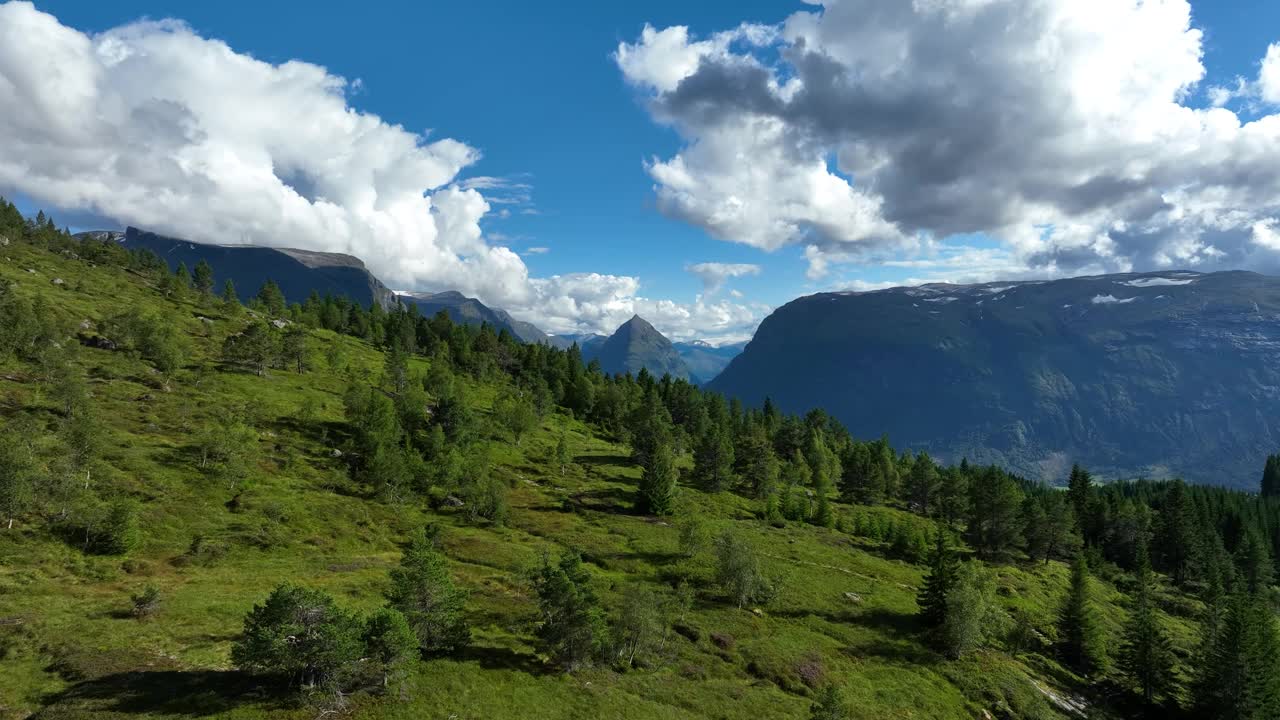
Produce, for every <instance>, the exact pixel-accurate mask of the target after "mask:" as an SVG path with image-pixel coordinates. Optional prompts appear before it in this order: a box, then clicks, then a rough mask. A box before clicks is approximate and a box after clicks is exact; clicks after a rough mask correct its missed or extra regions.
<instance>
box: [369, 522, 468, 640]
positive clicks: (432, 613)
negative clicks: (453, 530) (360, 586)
mask: <svg viewBox="0 0 1280 720" xmlns="http://www.w3.org/2000/svg"><path fill="white" fill-rule="evenodd" d="M466 601H467V594H466V592H465V591H463V590H460V589H459V588H458V587H457V586H456V585H455V584H454V582H453V578H452V577H450V575H449V565H448V561H447V560H445V557H444V555H443V554H441V553H440V551H439V550H437V549H436V547H435V541H434V538H433V536H432V534H431V533H430V532H428V531H426V530H422V531H419V532H418V533H416V534H415V535H414V536H413V539H412V540H410V542H409V546H408V547H406V548H405V551H404V555H402V556H401V557H400V566H399V567H397V568H395V569H394V570H392V571H391V589H390V590H388V591H387V602H388V604H389V605H390V606H391V607H393V608H395V609H396V610H398V611H400V612H401V613H403V614H404V617H405V619H406V620H407V621H408V623H409V627H410V628H411V629H412V630H413V633H414V635H415V636H416V637H417V642H418V647H419V648H421V649H422V651H423V652H424V653H439V652H448V651H451V650H455V649H457V648H460V647H463V646H465V645H466V644H467V643H468V642H470V640H471V629H470V627H469V626H468V625H467V620H466V617H465V611H466Z"/></svg>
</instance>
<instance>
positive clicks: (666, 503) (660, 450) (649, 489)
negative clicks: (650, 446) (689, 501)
mask: <svg viewBox="0 0 1280 720" xmlns="http://www.w3.org/2000/svg"><path fill="white" fill-rule="evenodd" d="M679 478H680V470H679V469H678V468H676V459H675V454H674V453H672V452H671V446H669V445H667V444H665V443H664V444H662V445H659V446H657V447H656V448H654V450H653V452H651V453H650V454H649V461H648V464H646V465H645V467H644V473H643V474H642V475H641V476H640V497H639V502H637V503H636V506H637V508H638V509H639V510H640V512H642V513H645V514H648V515H670V514H671V511H672V510H673V509H674V506H675V497H676V484H677V482H678V480H679Z"/></svg>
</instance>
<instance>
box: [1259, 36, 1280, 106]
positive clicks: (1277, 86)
mask: <svg viewBox="0 0 1280 720" xmlns="http://www.w3.org/2000/svg"><path fill="white" fill-rule="evenodd" d="M1258 94H1259V95H1261V96H1262V99H1263V100H1264V101H1266V102H1269V103H1271V104H1273V105H1280V43H1272V44H1271V45H1269V46H1268V47H1267V54H1266V57H1264V58H1263V59H1262V69H1261V70H1260V71H1259V72H1258Z"/></svg>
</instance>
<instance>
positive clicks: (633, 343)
mask: <svg viewBox="0 0 1280 720" xmlns="http://www.w3.org/2000/svg"><path fill="white" fill-rule="evenodd" d="M583 357H584V358H586V359H587V360H591V359H595V360H599V361H600V367H601V368H602V369H603V370H604V371H605V372H606V373H610V374H622V373H632V374H635V373H638V372H640V369H641V368H646V369H648V370H649V372H650V374H652V375H654V376H657V377H662V376H663V375H666V374H670V375H671V376H672V377H675V378H681V379H684V380H688V379H690V373H689V368H688V367H687V366H685V364H684V361H683V360H681V359H680V355H679V353H677V352H676V350H675V348H674V347H673V346H672V345H671V341H670V340H668V339H667V338H666V337H665V336H663V334H662V333H660V332H658V331H657V329H655V328H654V327H653V326H652V325H650V324H649V323H648V321H646V320H645V319H644V318H642V317H640V316H639V315H636V316H633V317H632V318H631V319H630V320H628V321H626V322H625V323H623V324H622V325H621V326H620V327H619V328H618V329H617V330H616V331H615V332H614V333H613V334H612V335H610V336H609V337H608V338H607V339H606V340H605V341H604V342H601V343H599V344H598V345H591V346H589V348H588V349H584V350H583Z"/></svg>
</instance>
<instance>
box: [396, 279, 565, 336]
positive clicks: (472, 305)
mask: <svg viewBox="0 0 1280 720" xmlns="http://www.w3.org/2000/svg"><path fill="white" fill-rule="evenodd" d="M397 297H399V298H400V300H401V302H405V303H412V304H414V305H417V306H418V309H419V310H420V311H421V312H422V314H423V315H426V316H427V317H430V316H432V315H435V314H436V313H438V312H440V311H441V310H444V311H445V312H447V313H449V317H450V318H451V319H452V320H453V321H454V322H456V323H465V324H467V325H479V324H481V323H489V324H490V325H492V326H493V327H494V328H495V329H499V330H502V329H505V330H506V331H507V332H509V333H511V334H512V335H513V336H514V337H516V338H517V339H519V340H522V341H524V342H527V343H546V342H551V336H549V335H547V334H546V333H545V332H543V331H542V330H540V329H538V327H537V326H535V325H533V324H532V323H527V322H523V321H520V320H516V319H515V318H513V317H511V315H510V314H509V313H507V311H506V310H499V309H495V308H490V307H489V306H487V305H485V304H484V303H482V302H480V301H479V300H476V299H475V298H469V297H467V296H465V295H463V294H462V293H460V292H457V291H455V290H449V291H447V292H439V293H400V294H399V295H398V296H397Z"/></svg>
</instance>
